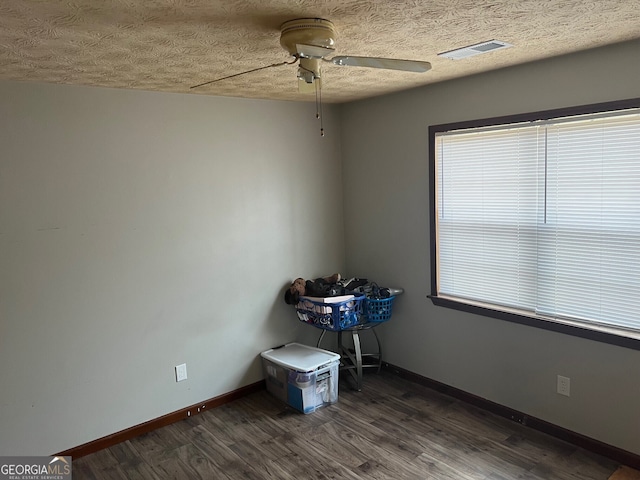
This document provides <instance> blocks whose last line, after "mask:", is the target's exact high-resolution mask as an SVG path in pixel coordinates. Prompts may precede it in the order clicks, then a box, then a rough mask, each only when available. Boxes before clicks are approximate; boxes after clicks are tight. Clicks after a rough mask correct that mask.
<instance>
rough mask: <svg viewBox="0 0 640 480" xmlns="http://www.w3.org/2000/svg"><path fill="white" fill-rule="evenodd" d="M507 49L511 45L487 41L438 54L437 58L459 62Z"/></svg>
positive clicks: (499, 41) (497, 41)
mask: <svg viewBox="0 0 640 480" xmlns="http://www.w3.org/2000/svg"><path fill="white" fill-rule="evenodd" d="M509 47H513V45H512V44H510V43H507V42H503V41H501V40H489V41H488V42H481V43H476V44H475V45H469V46H467V47H462V48H456V49H455V50H449V51H448V52H443V53H439V54H438V56H439V57H445V58H449V59H451V60H461V59H463V58H469V57H473V56H475V55H481V54H483V53H489V52H493V51H495V50H502V49H504V48H509Z"/></svg>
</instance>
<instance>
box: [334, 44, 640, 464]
mask: <svg viewBox="0 0 640 480" xmlns="http://www.w3.org/2000/svg"><path fill="white" fill-rule="evenodd" d="M490 55H493V54H490ZM495 55H500V53H499V52H496V53H495ZM461 61H470V62H471V61H473V59H469V60H461ZM634 97H640V42H639V41H634V42H630V43H625V44H620V45H614V46H610V47H607V48H602V49H598V50H593V51H588V52H583V53H577V54H572V55H569V56H565V57H559V58H554V59H551V60H547V61H540V62H537V63H531V64H527V65H521V66H517V67H514V68H509V69H504V70H500V71H494V72H491V73H487V74H482V75H477V76H474V77H469V78H465V79H460V80H455V81H448V82H443V83H440V84H435V85H432V86H428V87H425V88H421V89H415V90H411V91H406V92H401V93H398V94H394V95H390V96H385V97H379V98H375V99H371V100H367V101H361V102H357V103H352V104H348V105H345V106H344V107H343V110H342V114H343V115H342V126H343V129H342V138H343V144H342V154H343V163H344V167H343V168H344V170H343V174H344V182H345V189H344V192H345V193H344V200H345V219H346V222H345V225H346V230H345V234H346V245H347V269H348V271H349V272H351V274H355V275H360V276H364V277H369V278H375V279H376V280H378V281H379V282H381V283H385V284H387V285H390V286H401V287H404V288H405V289H406V294H405V295H404V296H402V297H400V298H399V299H398V301H397V306H396V308H395V310H394V317H393V319H392V320H391V321H390V322H389V323H388V324H385V325H383V326H381V327H380V328H379V332H380V334H381V335H382V337H383V346H384V349H385V356H386V358H385V360H387V361H388V362H390V363H392V364H395V365H398V366H400V367H403V368H405V369H408V370H410V371H413V372H416V373H418V374H420V375H423V376H426V377H430V378H433V379H435V380H438V381H440V382H444V383H446V384H449V385H452V386H454V387H457V388H460V389H462V390H464V391H467V392H470V393H473V394H475V395H478V396H480V397H483V398H486V399H489V400H492V401H494V402H497V403H500V404H503V405H506V406H509V407H511V408H514V409H517V410H520V411H522V412H525V413H527V414H529V415H532V416H536V417H538V418H541V419H544V420H547V421H549V422H552V423H554V424H557V425H560V426H562V427H565V428H568V429H570V430H573V431H576V432H578V433H581V434H584V435H587V436H589V437H592V438H596V439H598V440H600V441H603V442H606V443H608V444H611V445H615V446H617V447H620V448H623V449H626V450H629V451H631V452H634V453H636V454H640V408H638V406H639V405H640V382H639V381H638V379H640V352H639V351H635V350H629V349H625V348H620V347H615V346H611V345H607V344H603V343H597V342H594V341H590V340H584V339H580V338H576V337H571V336H567V335H562V334H556V333H552V332H549V331H545V330H541V329H536V328H531V327H526V326H521V325H516V324H512V323H508V322H504V321H500V320H494V319H490V318H485V317H480V316H474V315H471V314H465V313H461V312H457V311H453V310H448V309H444V308H441V307H435V306H433V305H432V303H431V302H430V301H429V300H428V299H427V298H426V295H427V294H428V293H430V277H429V275H430V274H429V272H430V267H429V264H430V259H429V208H428V205H429V192H428V174H429V172H428V143H427V142H428V138H427V133H428V127H429V125H433V124H440V123H448V122H455V121H463V120H471V119H477V118H486V117H492V116H499V115H507V114H514V113H522V112H530V111H537V110H545V109H553V108H560V107H567V106H572V105H581V104H589V103H597V102H604V101H610V100H619V99H626V98H634ZM558 374H561V375H564V376H568V377H570V378H571V397H569V398H567V397H563V396H560V395H558V394H556V393H555V392H556V376H557V375H558Z"/></svg>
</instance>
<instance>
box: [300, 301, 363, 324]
mask: <svg viewBox="0 0 640 480" xmlns="http://www.w3.org/2000/svg"><path fill="white" fill-rule="evenodd" d="M364 299H365V295H364V294H362V293H354V294H352V295H345V296H341V297H330V298H319V297H300V301H299V302H298V304H297V305H296V312H297V314H298V319H299V320H300V321H301V322H305V323H308V324H310V325H313V326H314V327H318V328H322V329H324V330H332V331H334V332H337V331H340V330H344V329H346V328H349V327H353V326H354V325H357V324H358V323H360V322H361V321H363V320H364V318H363V314H364V310H363V300H364Z"/></svg>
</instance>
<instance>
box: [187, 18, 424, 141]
mask: <svg viewBox="0 0 640 480" xmlns="http://www.w3.org/2000/svg"><path fill="white" fill-rule="evenodd" d="M335 42H336V31H335V28H334V27H333V23H331V22H330V21H329V20H325V19H323V18H298V19H295V20H290V21H288V22H285V23H283V24H282V26H281V27H280V45H282V48H284V49H285V50H286V51H287V52H289V53H290V54H291V56H293V60H291V61H287V62H280V63H273V64H271V65H265V66H262V67H258V68H253V69H251V70H247V71H244V72H240V73H235V74H233V75H227V76H226V77H222V78H217V79H215V80H209V81H207V82H203V83H199V84H198V85H194V86H192V87H191V88H192V89H193V88H198V87H203V86H205V85H209V84H211V83H215V82H219V81H221V80H226V79H229V78H233V77H237V76H240V75H245V74H248V73H252V72H257V71H259V70H264V69H267V68H272V67H279V66H282V65H293V64H295V63H298V62H299V64H298V72H297V78H298V91H299V92H300V93H315V94H316V104H317V105H318V106H319V108H320V107H321V103H322V102H321V96H320V95H321V93H320V92H321V86H322V85H321V83H322V82H321V68H320V67H321V63H322V62H329V63H332V64H334V65H340V66H350V67H370V68H383V69H390V70H401V71H405V72H416V73H423V72H426V71H428V70H430V69H431V64H430V63H429V62H425V61H418V60H401V59H396V58H380V57H360V56H352V55H339V56H334V57H331V58H327V57H329V56H330V55H332V54H333V53H334V52H335ZM316 117H317V118H321V115H320V113H319V110H318V112H317V113H316ZM321 134H322V135H324V133H323V130H322V128H321Z"/></svg>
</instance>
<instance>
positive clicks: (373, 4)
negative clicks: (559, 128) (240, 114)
mask: <svg viewBox="0 0 640 480" xmlns="http://www.w3.org/2000/svg"><path fill="white" fill-rule="evenodd" d="M299 17H320V18H326V19H328V20H331V21H332V22H333V23H334V25H335V28H336V30H337V33H338V36H337V41H336V54H338V55H345V54H349V55H364V56H382V57H392V58H403V59H416V60H426V61H429V62H431V63H432V66H433V68H432V70H431V71H429V72H427V73H422V74H416V73H404V72H395V71H389V70H377V69H366V68H359V67H339V66H335V65H332V64H329V63H323V67H322V68H323V70H322V74H323V89H322V98H323V100H324V101H326V102H345V101H350V100H355V99H360V98H366V97H370V96H375V95H379V94H382V93H385V92H391V91H396V90H401V89H406V88H411V87H415V86H418V85H425V84H428V83H433V82H439V81H442V80H447V79H451V78H455V77H460V76H465V75H470V74H474V73H478V72H482V71H487V70H492V69H496V68H500V67H505V66H508V65H513V64H518V63H523V62H527V61H531V60H536V59H541V58H545V57H551V56H556V55H560V54H563V53H568V52H573V51H577V50H585V49H588V48H592V47H596V46H600V45H606V44H610V43H616V42H620V41H624V40H630V39H634V38H639V37H640V4H639V2H638V0H537V1H534V0H473V1H471V0H413V1H408V0H399V1H392V0H351V1H343V0H323V1H310V0H165V1H160V0H64V1H60V0H49V1H42V0H2V1H1V2H0V79H5V80H18V81H34V82H52V83H63V84H75V85H97V86H104V87H114V88H128V89H141V90H157V91H167V92H190V93H193V94H208V95H225V96H238V97H251V98H272V99H286V100H313V98H309V96H308V95H302V94H299V93H298V91H297V81H296V73H295V72H296V68H297V67H296V66H281V67H277V68H271V69H267V70H262V71H259V72H254V73H251V74H247V75H243V76H239V77H235V78H231V79H227V80H223V81H221V82H218V83H215V84H213V85H209V86H206V87H201V88H199V89H195V90H190V89H189V87H190V86H192V85H195V84H198V83H201V82H205V81H207V80H211V79H215V78H218V77H222V76H225V75H230V74H234V73H238V72H242V71H244V70H249V69H252V68H257V67H261V66H264V65H269V64H272V63H276V62H282V61H286V60H287V59H288V58H289V57H288V54H287V53H286V52H285V51H284V50H283V49H282V48H281V47H280V44H279V37H280V31H279V27H280V25H281V24H282V23H283V22H285V21H287V20H291V19H295V18H299ZM492 39H497V40H502V41H505V42H508V43H511V44H513V45H514V47H513V48H509V49H505V50H499V51H495V52H491V53H488V54H486V55H479V56H475V57H471V58H467V59H463V60H449V59H446V58H442V57H437V56H436V55H437V54H438V53H441V52H445V51H448V50H451V49H454V48H458V47H463V46H467V45H470V44H474V43H478V42H482V41H486V40H492Z"/></svg>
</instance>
